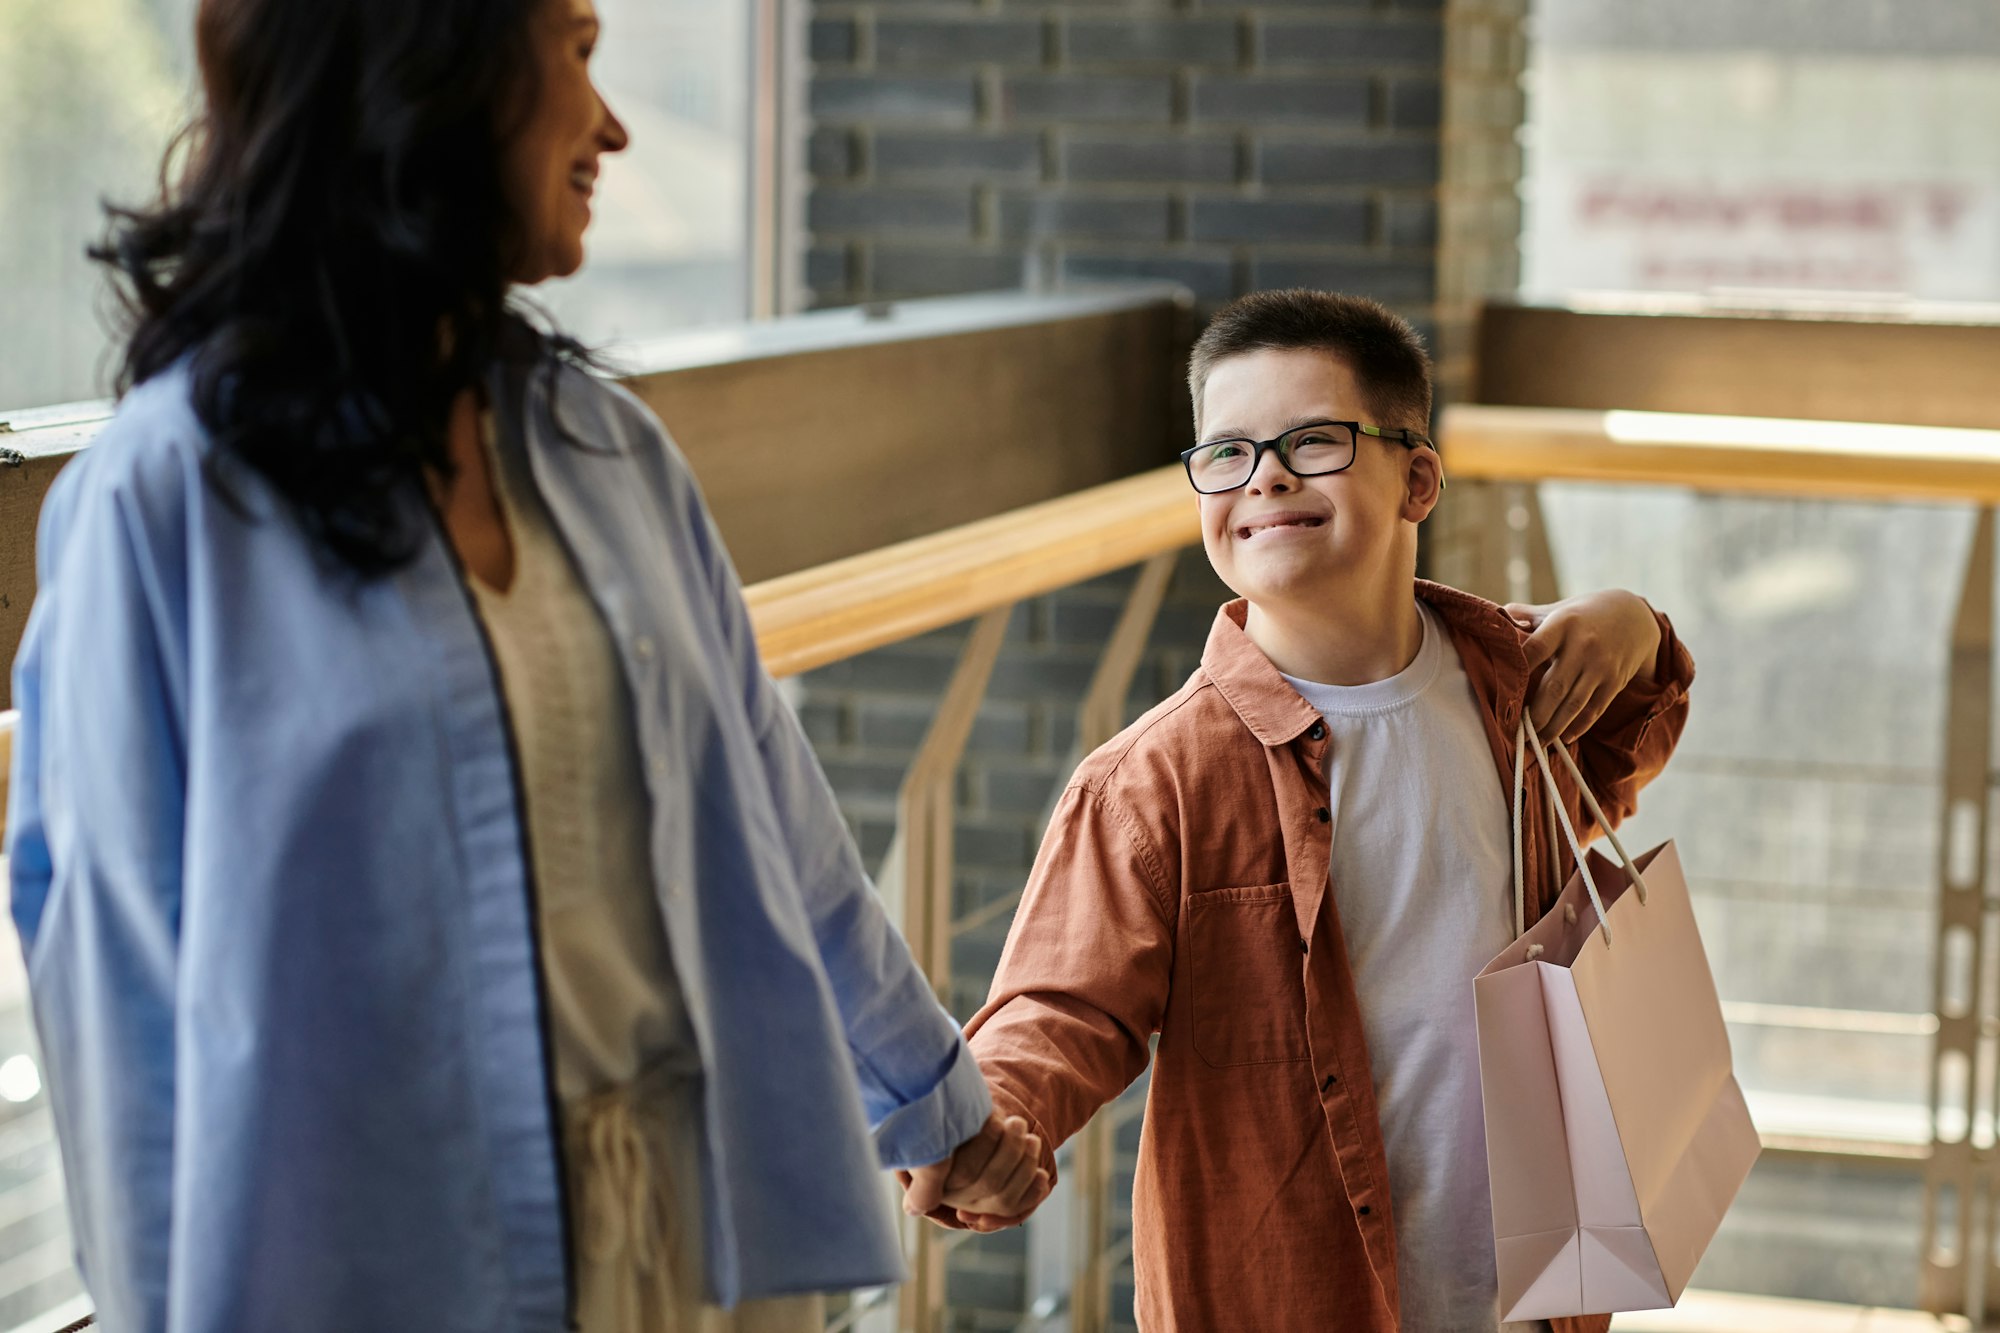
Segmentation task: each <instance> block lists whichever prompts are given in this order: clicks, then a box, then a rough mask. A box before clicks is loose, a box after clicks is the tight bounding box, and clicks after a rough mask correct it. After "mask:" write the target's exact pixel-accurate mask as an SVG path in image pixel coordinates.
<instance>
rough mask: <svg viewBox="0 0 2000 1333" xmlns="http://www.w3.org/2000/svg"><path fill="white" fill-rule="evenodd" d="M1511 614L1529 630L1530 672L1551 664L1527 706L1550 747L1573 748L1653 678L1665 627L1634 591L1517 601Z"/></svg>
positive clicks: (1538, 729)
mask: <svg viewBox="0 0 2000 1333" xmlns="http://www.w3.org/2000/svg"><path fill="white" fill-rule="evenodd" d="M1507 614H1508V616H1510V617H1511V618H1512V619H1513V621H1514V623H1515V624H1517V625H1519V626H1520V627H1521V628H1522V629H1524V630H1527V631H1528V642H1527V644H1526V645H1525V647H1526V649H1527V653H1528V669H1529V670H1530V671H1533V670H1534V669H1535V668H1537V667H1539V666H1540V665H1541V664H1542V663H1544V662H1547V663H1549V669H1548V672H1547V673H1546V674H1545V675H1543V677H1542V680H1541V684H1540V685H1538V686H1537V687H1536V688H1535V692H1534V697H1533V698H1531V699H1530V700H1529V702H1528V715H1529V717H1530V718H1532V719H1533V720H1534V723H1535V731H1536V733H1537V734H1538V735H1540V736H1541V738H1542V742H1543V743H1544V744H1554V743H1555V742H1556V741H1558V740H1560V741H1561V742H1562V743H1563V744H1565V745H1568V744H1572V743H1574V742H1575V741H1577V740H1578V739H1579V738H1581V737H1582V736H1583V734H1584V733H1585V732H1587V731H1589V730H1590V729H1591V727H1592V726H1594V725H1596V723H1597V719H1598V718H1600V717H1603V716H1604V710H1605V709H1607V708H1609V707H1611V701H1612V700H1613V699H1616V698H1617V697H1618V696H1619V694H1620V693H1621V692H1623V690H1624V689H1625V687H1626V686H1627V685H1630V684H1631V683H1632V681H1633V680H1634V679H1635V678H1637V677H1638V676H1639V674H1640V673H1641V672H1644V673H1646V675H1647V677H1648V678H1649V679H1650V678H1651V673H1652V670H1653V662H1654V659H1655V658H1656V657H1657V656H1658V654H1659V651H1660V622H1659V620H1658V619H1657V618H1656V617H1655V616H1654V615H1653V608H1652V607H1650V606H1648V605H1647V604H1646V599H1645V598H1643V597H1640V596H1639V595H1638V594H1636V593H1629V592H1624V591H1621V590H1619V589H1616V588H1612V589H1608V590H1606V591H1604V592H1593V593H1588V594H1586V595H1584V596H1582V597H1570V598H1566V599H1565V600H1563V601H1560V602H1551V603H1549V604H1548V605H1546V606H1529V605H1525V604H1523V603H1519V602H1513V603H1509V604H1508V606H1507Z"/></svg>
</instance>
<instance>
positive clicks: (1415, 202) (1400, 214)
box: [1382, 195, 1438, 250]
mask: <svg viewBox="0 0 2000 1333" xmlns="http://www.w3.org/2000/svg"><path fill="white" fill-rule="evenodd" d="M1382 239H1383V241H1384V242H1385V243H1387V244H1389V245H1393V246H1396V247H1398V248H1402V249H1412V250H1414V249H1425V248H1428V247H1430V246H1434V245H1436V244H1437V239H1438V206H1437V200H1435V199H1430V198H1426V197H1424V196H1421V195H1409V196H1403V195H1392V196H1390V197H1389V198H1387V199H1385V200H1383V201H1382Z"/></svg>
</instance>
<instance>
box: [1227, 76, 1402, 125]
mask: <svg viewBox="0 0 2000 1333" xmlns="http://www.w3.org/2000/svg"><path fill="white" fill-rule="evenodd" d="M1368 102H1369V94H1368V80H1366V79H1354V78H1325V79H1260V78H1241V79H1233V78H1204V79H1201V80H1199V81H1198V82H1197V83H1196V84H1195V86H1194V102H1193V114H1194V118H1195V120H1197V121H1201V122H1215V121H1240V122H1243V123H1245V124H1251V125H1329V126H1356V125H1366V124H1367V123H1368Z"/></svg>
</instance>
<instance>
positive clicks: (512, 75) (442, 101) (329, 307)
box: [91, 0, 576, 576]
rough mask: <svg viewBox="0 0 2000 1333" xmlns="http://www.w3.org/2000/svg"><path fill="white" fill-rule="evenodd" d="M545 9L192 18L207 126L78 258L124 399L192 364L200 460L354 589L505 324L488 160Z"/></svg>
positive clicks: (206, 14) (428, 2)
mask: <svg viewBox="0 0 2000 1333" xmlns="http://www.w3.org/2000/svg"><path fill="white" fill-rule="evenodd" d="M547 2H548V0H202V4H201V7H200V11H199V15H198V17H197V19H196V49H197V53H198V56H199V60H200V66H201V76H202V84H203V90H204V92H205V95H206V97H205V101H206V105H205V107H204V109H203V112H202V114H201V115H200V117H199V118H198V119H197V120H196V121H195V122H194V123H193V124H192V125H190V126H189V127H188V128H187V130H185V131H183V134H182V136H181V138H180V139H179V140H178V141H177V143H176V146H175V147H174V148H172V149H169V151H168V155H167V166H166V167H164V168H163V170H162V173H161V180H162V187H161V199H160V201H159V203H158V204H157V205H156V206H154V207H152V208H149V209H143V210H139V209H125V208H116V207H107V211H108V212H109V214H110V217H111V226H110V231H109V234H108V236H107V237H106V239H105V240H104V242H103V243H102V244H101V245H99V246H97V247H96V248H94V249H93V250H92V252H91V253H92V256H93V257H94V258H96V259H99V260H101V261H103V262H104V263H106V264H108V265H109V266H110V267H111V268H112V269H113V270H114V271H115V273H116V275H117V284H118V286H119V289H120V291H119V294H120V297H121V298H122V300H123V303H124V305H125V306H126V308H127V311H128V313H129V315H130V317H131V320H132V330H131V336H130V341H129V343H128V344H127V346H126V349H125V354H124V360H123V364H122V366H121V368H120V372H119V383H118V387H119V390H120V392H121V393H122V392H124V391H126V390H129V389H130V388H131V387H132V386H133V385H136V384H139V383H142V382H143V381H145V380H147V379H150V378H151V377H152V376H154V375H157V374H159V373H160V372H161V371H163V370H165V369H167V368H168V367H169V366H171V365H173V364H174V363H176V362H177V361H179V360H181V359H182V358H183V357H190V358H191V370H192V386H193V389H192V391H193V401H194V409H195V412H196V414H197V415H198V416H199V417H200V419H201V421H202V423H203V425H204V426H206V427H207V428H208V429H209V431H210V432H211V433H212V434H213V436H214V438H215V441H216V443H217V444H218V445H219V446H220V447H221V448H223V449H224V450H226V451H228V452H230V453H232V454H234V455H235V456H236V457H237V458H239V459H240V460H241V461H242V462H244V463H245V464H247V465H248V466H249V467H251V468H252V469H254V470H255V471H257V472H258V473H261V474H262V475H263V476H264V477H265V478H267V479H268V480H269V482H270V484H271V485H272V486H273V487H275V488H276V489H277V491H278V492H279V493H280V495H282V496H283V497H284V498H285V500H286V501H288V502H289V504H290V505H291V506H292V508H293V510H294V511H295V512H296V513H297V515H298V517H299V520H300V522H301V523H302V525H303V526H304V528H305V530H306V532H307V533H308V535H309V536H310V537H311V538H313V539H314V540H315V541H316V542H317V543H318V544H319V545H321V546H322V547H323V548H324V549H325V550H326V551H327V552H328V553H330V554H332V555H333V556H335V557H337V558H338V560H339V561H340V562H342V563H343V564H345V565H347V566H348V567H350V568H352V569H354V570H355V571H357V572H359V573H361V574H362V575H364V576H372V575H379V574H383V573H386V572H388V571H390V570H393V569H395V568H397V567H398V566H400V565H402V564H404V563H406V562H407V561H408V560H409V559H410V558H412V557H413V555H414V554H415V551H416V549H417V542H418V540H419V537H420V532H419V530H418V528H417V527H416V526H415V524H414V523H413V521H412V516H413V514H416V513H421V510H420V509H417V508H415V507H413V506H412V505H410V504H409V503H408V491H409V488H410V487H411V486H412V485H413V484H414V483H416V482H418V481H420V479H421V476H422V473H423V470H424V469H426V468H431V469H435V470H438V471H440V472H443V473H446V474H447V475H448V474H449V471H450V468H449V465H448V462H447V455H446V449H445V429H446V423H447V421H448V419H449V413H450V408H451V404H452V402H453V400H454V399H455V398H456V397H457V396H458V395H459V394H460V393H461V392H462V391H464V390H465V389H466V388H468V387H471V386H472V385H474V384H476V383H477V382H478V381H479V379H480V377H481V375H482V374H483V372H484V370H485V369H486V367H487V366H488V365H490V364H491V363H492V361H493V360H494V358H495V357H496V356H499V355H501V353H502V351H503V349H504V348H505V347H507V346H508V345H509V344H510V342H511V341H512V340H513V335H514V334H515V333H517V332H518V330H519V327H520V319H519V317H518V316H517V315H514V314H512V313H510V312H509V309H508V304H507V273H508V271H509V265H508V259H509V253H510V250H511V248H512V247H513V246H514V245H515V244H516V239H515V237H516V227H515V223H514V222H513V220H512V215H511V212H510V210H509V208H508V206H507V203H506V200H505V198H504V191H503V187H502V176H501V172H502V166H501V161H502V150H503V148H504V146H505V143H506V141H507V139H508V138H509V137H510V136H511V135H512V134H513V133H514V132H515V131H516V130H517V129H518V127H519V124H520V122H521V121H522V120H523V119H524V118H525V115H526V112H527V110H528V108H531V107H532V106H533V105H534V101H535V97H536V95H537V93H538V88H537V85H536V80H535V65H534V51H533V46H532V42H533V32H532V29H531V23H532V20H533V19H534V17H535V12H536V10H537V9H538V8H539V6H541V5H542V4H545V3H547ZM177 163H178V164H179V166H178V170H176V164H177ZM550 344H551V346H553V347H556V348H559V349H568V350H576V349H575V344H573V343H570V342H569V341H568V340H566V339H551V340H550ZM538 350H539V349H538Z"/></svg>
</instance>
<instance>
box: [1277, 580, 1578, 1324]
mask: <svg viewBox="0 0 2000 1333" xmlns="http://www.w3.org/2000/svg"><path fill="white" fill-rule="evenodd" d="M1417 609H1418V611H1419V613H1420V615H1421V617H1422V619H1423V630H1424V639H1423V646H1422V647H1421V648H1420V649H1419V650H1418V651H1417V656H1416V660H1415V661H1413V662H1411V663H1410V665H1409V666H1408V667H1406V668H1405V669H1404V670H1402V671H1401V672H1399V673H1397V674H1396V675H1394V676H1392V677H1390V678H1389V679H1387V680H1380V681H1375V682H1372V683H1370V684H1367V685H1353V686H1337V685H1320V684H1317V683H1315V682H1313V681H1308V680H1298V679H1295V678H1293V677H1291V676H1287V677H1285V679H1286V680H1287V681H1289V682H1290V683H1291V685H1292V688H1294V689H1296V690H1297V691H1298V692H1299V693H1300V695H1302V696H1303V697H1304V698H1305V700H1306V702H1307V703H1310V704H1311V705H1312V706H1313V707H1314V708H1317V709H1318V710H1319V712H1320V714H1321V716H1323V717H1324V718H1325V719H1326V725H1327V729H1328V731H1329V733H1330V742H1331V743H1330V744H1329V746H1328V748H1327V776H1328V779H1329V783H1330V786H1331V789H1332V800H1331V801H1329V802H1328V804H1329V806H1330V808H1331V809H1332V811H1333V859H1332V869H1331V875H1332V880H1333V884H1332V891H1333V898H1334V902H1335V903H1336V905H1338V907H1339V909H1340V925H1341V930H1342V932H1343V933H1344V934H1345V935H1346V938H1347V956H1348V963H1349V965H1350V966H1351V967H1352V969H1353V972H1354V985H1355V990H1356V991H1357V993H1358V994H1359V995H1360V999H1361V1021H1362V1027H1363V1029H1364V1030H1365V1031H1366V1033H1367V1035H1368V1055H1369V1060H1370V1063H1371V1065H1372V1067H1373V1071H1374V1076H1375V1100H1376V1104H1377V1106H1378V1107H1379V1109H1380V1113H1381V1121H1382V1140H1383V1145H1384V1147H1385V1148H1386V1149H1387V1152H1388V1157H1389V1189H1390V1196H1391V1199H1392V1202H1393V1204H1394V1213H1395V1220H1396V1255H1397V1259H1396V1271H1397V1277H1398V1283H1399V1286H1400V1288H1401V1293H1402V1325H1403V1330H1404V1333H1494V1330H1496V1329H1499V1328H1501V1324H1500V1315H1499V1298H1498V1279H1497V1277H1496V1276H1495V1272H1494V1261H1493V1213H1492V1206H1491V1203H1490V1200H1489V1196H1488V1192H1487V1183H1486V1130H1485V1117H1484V1113H1483V1112H1482V1110H1481V1107H1480V1100H1479V1043H1478V1036H1477V1031H1476V1029H1475V1027H1474V1021H1473V1008H1472V979H1473V977H1474V976H1476V975H1477V974H1478V972H1479V970H1480V969H1481V968H1483V967H1485V966H1486V964H1487V963H1489V962H1491V961H1492V959H1493V957H1494V955H1496V954H1498V953H1499V952H1500V951H1501V950H1502V949H1504V948H1506V947H1507V945H1508V943H1509V942H1510V941H1511V940H1512V939H1513V865H1514V862H1513V849H1512V845H1511V843H1510V841H1509V838H1510V830H1511V824H1510V819H1509V814H1508V808H1507V794H1506V792H1505V791H1504V790H1503V788H1502V786H1501V784H1500V782H1499V781H1498V780H1496V778H1495V775H1494V768H1493V751H1492V748H1491V747H1490V746H1489V745H1488V744H1487V740H1486V732H1485V729H1484V727H1483V725H1482V723H1481V720H1480V716H1479V706H1478V704H1477V703H1476V702H1475V701H1474V699H1473V697H1472V687H1471V685H1470V684H1469V683H1468V682H1467V680H1466V677H1465V669H1464V667H1463V666H1462V665H1461V664H1460V662H1459V658H1458V650H1457V649H1456V648H1454V647H1453V646H1452V642H1451V638H1450V636H1449V635H1448V634H1447V633H1446V632H1445V629H1444V626H1443V625H1442V624H1441V623H1439V621H1438V620H1437V617H1436V616H1435V615H1434V614H1433V613H1432V612H1431V610H1430V608H1429V607H1427V606H1424V605H1422V604H1421V603H1419V604H1418V608H1417ZM1541 1327H1542V1325H1540V1324H1539V1323H1536V1324H1522V1325H1513V1324H1509V1325H1507V1326H1506V1328H1507V1329H1508V1330H1510V1331H1511V1330H1513V1329H1515V1328H1521V1329H1530V1328H1533V1329H1539V1328H1541Z"/></svg>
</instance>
